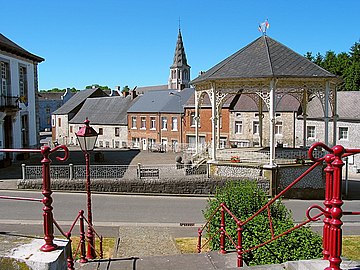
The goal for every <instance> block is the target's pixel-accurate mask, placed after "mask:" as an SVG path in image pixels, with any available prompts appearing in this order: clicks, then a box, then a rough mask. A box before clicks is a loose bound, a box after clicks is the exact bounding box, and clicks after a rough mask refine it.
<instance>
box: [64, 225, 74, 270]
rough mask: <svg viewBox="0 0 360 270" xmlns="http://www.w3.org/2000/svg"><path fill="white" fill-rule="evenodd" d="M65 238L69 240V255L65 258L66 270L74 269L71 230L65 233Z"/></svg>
mask: <svg viewBox="0 0 360 270" xmlns="http://www.w3.org/2000/svg"><path fill="white" fill-rule="evenodd" d="M66 238H67V239H68V240H69V246H68V249H69V250H68V252H69V255H68V257H67V259H66V261H67V270H75V268H74V258H73V256H72V248H71V246H72V241H71V232H68V233H66Z"/></svg>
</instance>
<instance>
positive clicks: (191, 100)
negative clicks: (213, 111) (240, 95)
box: [185, 92, 236, 108]
mask: <svg viewBox="0 0 360 270" xmlns="http://www.w3.org/2000/svg"><path fill="white" fill-rule="evenodd" d="M235 96H236V95H234V94H230V95H229V96H228V98H227V99H226V101H225V102H224V104H223V106H222V107H223V108H229V107H231V103H232V102H233V99H234V98H235ZM185 107H186V108H195V92H194V94H192V95H191V97H190V98H189V100H188V101H187V102H186V104H185ZM201 107H202V108H211V102H210V98H209V95H207V94H205V95H204V98H203V102H202V104H201Z"/></svg>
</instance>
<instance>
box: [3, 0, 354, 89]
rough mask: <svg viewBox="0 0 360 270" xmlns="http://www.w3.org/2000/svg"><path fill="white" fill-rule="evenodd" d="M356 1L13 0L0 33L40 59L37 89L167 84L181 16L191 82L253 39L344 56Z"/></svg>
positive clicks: (5, 10) (8, 3) (5, 8)
mask: <svg viewBox="0 0 360 270" xmlns="http://www.w3.org/2000/svg"><path fill="white" fill-rule="evenodd" d="M359 10H360V1H359V0H345V1H341V0H327V1H325V0H324V1H323V0H315V1H314V0H301V1H292V0H288V1H285V0H284V1H280V0H274V1H262V0H257V1H241V0H217V1H215V0H208V1H203V0H178V1H174V0H172V1H170V0H158V1H156V0H153V1H150V0H148V1H146V0H128V1H125V0H102V1H100V0H98V1H95V0H87V1H85V0H61V1H49V0H36V1H29V0H12V1H6V3H3V4H2V5H1V24H0V31H1V33H2V34H3V35H5V36H6V37H8V38H9V39H11V40H12V41H14V42H15V43H17V44H18V45H20V46H22V47H23V48H25V49H26V50H28V51H30V52H31V53H34V54H36V55H38V56H41V57H43V58H45V61H44V62H42V63H41V64H40V65H39V89H51V88H54V87H59V88H66V87H75V88H77V89H84V88H85V86H86V85H91V84H94V83H97V84H100V85H107V86H109V87H111V88H113V87H114V86H116V85H120V86H121V87H123V86H124V85H129V86H130V87H131V88H132V87H135V86H149V85H159V84H167V80H168V76H169V67H170V65H171V64H172V60H173V56H174V50H175V44H176V40H177V34H178V26H179V17H180V20H181V31H182V35H183V41H184V46H185V51H186V55H187V59H188V64H189V65H190V66H191V78H192V79H194V78H195V77H196V76H197V75H198V73H199V71H201V70H208V69H209V68H211V67H212V66H214V65H215V64H217V63H218V62H220V61H221V60H223V59H224V58H226V57H227V56H229V55H231V54H232V53H234V52H236V51H237V50H239V49H241V48H242V47H244V46H246V45H247V44H248V43H250V42H252V41H253V40H255V39H256V38H258V37H259V36H260V35H261V33H260V32H259V31H258V30H257V27H258V25H259V23H261V22H263V21H264V20H265V19H268V21H269V23H270V28H269V29H268V36H270V37H272V38H273V39H275V40H277V41H279V42H281V43H283V44H284V45H286V46H288V47H289V48H291V49H293V50H294V51H296V52H298V53H300V54H302V55H303V54H305V53H306V52H307V51H311V52H313V54H316V53H317V52H320V53H321V54H324V53H325V52H326V51H328V50H332V51H335V52H336V53H339V52H348V51H349V49H350V47H351V46H352V45H353V44H354V43H355V42H357V41H359V39H360V31H359V13H358V12H359Z"/></svg>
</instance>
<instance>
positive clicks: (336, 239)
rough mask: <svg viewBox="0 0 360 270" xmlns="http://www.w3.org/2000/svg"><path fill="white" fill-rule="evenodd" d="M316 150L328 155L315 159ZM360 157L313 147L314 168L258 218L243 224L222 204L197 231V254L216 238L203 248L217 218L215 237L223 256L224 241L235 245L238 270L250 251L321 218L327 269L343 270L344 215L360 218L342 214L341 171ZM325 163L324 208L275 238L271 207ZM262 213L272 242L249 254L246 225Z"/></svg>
mask: <svg viewBox="0 0 360 270" xmlns="http://www.w3.org/2000/svg"><path fill="white" fill-rule="evenodd" d="M316 148H322V149H324V150H325V151H327V152H328V154H326V155H325V156H324V157H320V158H315V151H316ZM357 153H360V149H345V148H344V147H342V146H340V145H336V146H334V147H333V148H329V147H328V146H326V145H325V144H323V143H316V144H314V145H312V146H311V147H310V149H309V152H308V154H309V158H310V159H311V160H312V161H313V162H314V163H313V165H312V166H310V167H309V168H308V169H307V170H306V171H305V172H304V173H303V174H302V175H300V176H299V177H298V178H296V179H295V180H294V181H293V182H292V183H291V184H290V185H289V186H287V187H286V188H285V189H284V190H282V191H281V192H280V193H279V194H278V195H277V196H275V197H274V198H272V199H271V200H270V201H269V202H268V203H267V204H266V205H264V206H263V207H262V208H260V209H259V210H258V211H257V212H256V213H255V214H253V215H252V216H250V217H249V218H247V219H246V220H241V218H238V217H236V216H235V215H234V214H233V213H232V212H231V210H230V209H229V208H227V206H226V205H225V204H224V203H221V204H220V205H219V206H218V207H217V209H216V210H215V211H214V213H213V214H212V215H211V216H210V218H209V219H208V220H207V222H206V224H205V225H204V226H202V227H201V228H199V230H198V245H197V248H198V252H201V250H202V248H203V246H204V245H205V244H207V243H208V242H209V241H210V240H211V239H212V238H214V237H215V236H216V235H209V240H208V241H206V242H205V244H204V245H203V244H202V241H201V240H202V234H203V232H204V230H208V231H209V228H210V221H211V220H212V219H213V218H214V217H216V218H219V215H220V228H219V229H218V230H216V233H215V234H219V235H220V253H223V254H224V253H226V250H225V241H226V239H229V241H230V242H231V243H232V244H233V245H234V248H235V250H236V252H237V266H238V267H242V266H243V254H244V253H247V252H250V251H251V250H254V249H257V248H259V247H262V246H265V245H267V244H269V243H271V242H273V241H275V240H276V239H278V238H280V237H283V236H285V235H286V234H288V233H290V232H292V231H294V230H296V229H298V228H299V227H301V226H303V225H305V224H307V223H309V222H312V221H318V220H320V217H321V216H322V215H324V220H323V222H324V226H323V258H324V260H328V261H329V264H330V266H329V267H328V268H326V269H332V270H340V264H341V261H342V259H341V258H340V256H341V246H342V227H341V226H342V224H343V223H342V221H341V217H342V215H360V212H343V211H342V209H341V206H342V205H343V201H342V198H341V196H342V192H341V188H342V183H341V180H342V167H343V166H344V163H343V161H342V158H344V157H347V156H349V155H353V154H357ZM323 162H325V164H326V168H325V169H324V171H325V173H326V189H325V200H324V206H325V207H324V208H323V207H321V206H319V205H313V206H311V207H309V208H308V210H307V212H306V216H307V220H305V221H304V222H302V223H300V224H298V225H296V226H295V227H293V228H291V229H289V230H287V231H285V232H282V233H280V234H278V235H275V234H274V228H273V222H272V217H271V215H270V211H269V209H270V208H269V207H270V205H271V204H273V203H274V202H276V201H277V200H278V199H279V198H280V197H281V196H283V195H284V194H285V193H286V192H287V191H288V190H290V189H291V188H292V187H293V186H295V185H296V184H297V183H298V182H299V181H301V180H302V179H303V177H304V176H306V175H307V174H309V173H310V172H311V171H312V170H314V169H315V168H316V167H317V166H319V165H322V163H323ZM313 209H317V210H319V211H320V213H318V214H317V215H315V216H311V215H310V212H311V211H312V210H313ZM262 212H267V216H268V221H269V222H268V228H269V232H270V233H269V235H270V237H269V239H267V240H266V241H264V242H263V243H261V244H259V245H256V246H253V247H250V248H248V249H247V250H244V248H243V233H242V232H243V229H244V226H245V225H246V224H248V223H249V222H250V221H252V220H253V219H254V218H255V217H256V216H258V215H259V214H260V213H262ZM225 214H228V215H230V217H231V219H232V220H233V221H234V222H235V224H236V226H237V240H233V239H232V238H231V237H230V235H229V234H228V232H227V231H226V224H225Z"/></svg>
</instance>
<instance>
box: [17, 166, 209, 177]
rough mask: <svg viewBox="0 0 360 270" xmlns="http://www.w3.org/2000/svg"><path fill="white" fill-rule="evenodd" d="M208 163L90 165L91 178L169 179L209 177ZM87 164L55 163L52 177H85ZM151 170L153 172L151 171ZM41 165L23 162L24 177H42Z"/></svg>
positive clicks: (52, 167) (52, 168) (51, 171)
mask: <svg viewBox="0 0 360 270" xmlns="http://www.w3.org/2000/svg"><path fill="white" fill-rule="evenodd" d="M145 171H147V173H145ZM207 171H208V170H207V165H206V164H205V165H191V164H185V165H184V164H181V165H180V166H179V165H176V164H174V165H164V164H160V165H141V164H140V163H139V164H138V165H90V177H91V179H167V178H170V177H171V178H184V177H187V176H192V175H193V176H199V177H205V178H207ZM85 172H86V168H85V165H73V164H69V165H53V166H51V168H50V177H51V179H69V180H73V179H84V178H85ZM150 172H151V173H150ZM41 178H42V169H41V166H36V165H25V164H22V179H23V180H27V179H41Z"/></svg>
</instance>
